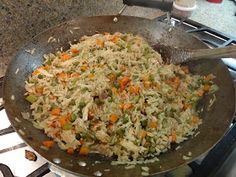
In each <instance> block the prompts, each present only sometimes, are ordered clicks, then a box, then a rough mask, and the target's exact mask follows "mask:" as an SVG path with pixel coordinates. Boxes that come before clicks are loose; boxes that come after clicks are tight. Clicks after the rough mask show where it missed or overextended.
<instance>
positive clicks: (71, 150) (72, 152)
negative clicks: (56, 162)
mask: <svg viewBox="0 0 236 177" xmlns="http://www.w3.org/2000/svg"><path fill="white" fill-rule="evenodd" d="M74 151H75V150H74V149H73V148H71V147H69V148H68V149H67V150H66V152H67V154H74Z"/></svg>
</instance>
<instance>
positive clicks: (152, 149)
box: [148, 146, 156, 153]
mask: <svg viewBox="0 0 236 177" xmlns="http://www.w3.org/2000/svg"><path fill="white" fill-rule="evenodd" d="M148 151H149V152H150V153H154V152H156V149H155V147H153V146H151V147H150V148H149V149H148Z"/></svg>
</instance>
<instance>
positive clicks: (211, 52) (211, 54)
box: [190, 46, 236, 60]
mask: <svg viewBox="0 0 236 177" xmlns="http://www.w3.org/2000/svg"><path fill="white" fill-rule="evenodd" d="M228 57H236V46H227V47H222V48H216V49H198V50H194V51H193V52H192V53H191V56H190V58H191V60H198V59H201V58H207V59H214V58H228Z"/></svg>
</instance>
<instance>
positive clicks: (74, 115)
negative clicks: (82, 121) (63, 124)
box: [71, 113, 78, 122]
mask: <svg viewBox="0 0 236 177" xmlns="http://www.w3.org/2000/svg"><path fill="white" fill-rule="evenodd" d="M77 117H78V116H77V114H75V113H72V115H71V121H72V122H74V121H75V120H76V119H77Z"/></svg>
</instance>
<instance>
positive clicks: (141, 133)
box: [139, 129, 147, 138]
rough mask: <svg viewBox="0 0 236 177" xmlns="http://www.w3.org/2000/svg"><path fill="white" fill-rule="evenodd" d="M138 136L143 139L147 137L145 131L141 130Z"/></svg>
mask: <svg viewBox="0 0 236 177" xmlns="http://www.w3.org/2000/svg"><path fill="white" fill-rule="evenodd" d="M139 135H140V137H141V138H145V137H146V136H147V131H145V130H143V129H142V130H141V131H140V133H139Z"/></svg>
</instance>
